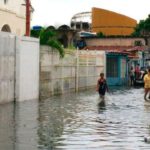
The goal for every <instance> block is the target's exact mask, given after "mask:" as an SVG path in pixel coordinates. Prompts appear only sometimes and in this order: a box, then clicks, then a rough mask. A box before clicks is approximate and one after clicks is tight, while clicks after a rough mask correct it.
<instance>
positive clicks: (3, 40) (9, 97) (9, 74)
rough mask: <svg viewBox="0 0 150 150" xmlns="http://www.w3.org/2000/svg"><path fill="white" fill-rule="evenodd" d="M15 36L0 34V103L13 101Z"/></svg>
mask: <svg viewBox="0 0 150 150" xmlns="http://www.w3.org/2000/svg"><path fill="white" fill-rule="evenodd" d="M14 69H15V36H14V35H10V34H5V33H0V103H5V102H10V101H13V100H14V85H15V70H14Z"/></svg>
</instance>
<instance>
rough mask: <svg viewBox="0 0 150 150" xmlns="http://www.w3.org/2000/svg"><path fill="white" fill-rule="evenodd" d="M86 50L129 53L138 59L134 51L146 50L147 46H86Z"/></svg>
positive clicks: (130, 56)
mask: <svg viewBox="0 0 150 150" xmlns="http://www.w3.org/2000/svg"><path fill="white" fill-rule="evenodd" d="M84 50H98V51H106V52H108V53H114V54H122V55H128V57H129V58H130V59H138V58H139V57H138V56H136V55H134V54H133V52H136V51H144V50H145V46H86V47H85V48H84Z"/></svg>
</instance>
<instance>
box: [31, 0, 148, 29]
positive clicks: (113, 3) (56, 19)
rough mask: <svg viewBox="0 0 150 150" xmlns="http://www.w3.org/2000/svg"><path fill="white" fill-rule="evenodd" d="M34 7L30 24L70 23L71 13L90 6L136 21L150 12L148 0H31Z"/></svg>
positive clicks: (87, 9) (81, 10) (57, 24)
mask: <svg viewBox="0 0 150 150" xmlns="http://www.w3.org/2000/svg"><path fill="white" fill-rule="evenodd" d="M31 3H32V6H33V7H34V10H35V11H34V13H33V16H32V21H31V26H34V25H41V26H50V25H53V26H55V27H58V26H60V25H63V24H66V25H70V20H71V18H72V17H73V15H75V14H77V13H80V12H86V11H91V8H92V7H97V8H103V9H106V10H110V11H114V12H117V13H120V14H123V15H126V16H128V17H131V18H133V19H135V20H137V22H139V21H140V20H142V19H146V18H147V17H148V14H150V0H31Z"/></svg>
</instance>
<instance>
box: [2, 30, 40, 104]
mask: <svg viewBox="0 0 150 150" xmlns="http://www.w3.org/2000/svg"><path fill="white" fill-rule="evenodd" d="M38 96H39V41H38V40H37V39H33V38H27V37H16V36H15V35H12V34H9V33H3V32H0V103H7V102H12V101H14V100H15V99H16V101H23V100H29V99H38Z"/></svg>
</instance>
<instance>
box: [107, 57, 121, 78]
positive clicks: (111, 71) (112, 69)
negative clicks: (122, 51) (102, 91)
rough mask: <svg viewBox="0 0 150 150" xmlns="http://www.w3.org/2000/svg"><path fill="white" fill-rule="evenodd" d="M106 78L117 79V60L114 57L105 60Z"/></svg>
mask: <svg viewBox="0 0 150 150" xmlns="http://www.w3.org/2000/svg"><path fill="white" fill-rule="evenodd" d="M107 77H118V59H117V58H115V57H108V58H107Z"/></svg>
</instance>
